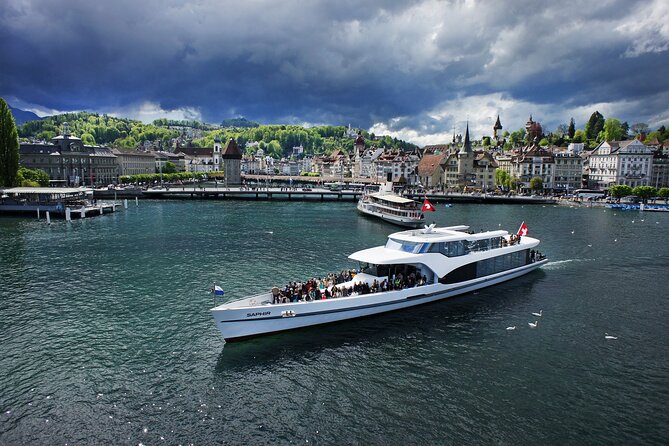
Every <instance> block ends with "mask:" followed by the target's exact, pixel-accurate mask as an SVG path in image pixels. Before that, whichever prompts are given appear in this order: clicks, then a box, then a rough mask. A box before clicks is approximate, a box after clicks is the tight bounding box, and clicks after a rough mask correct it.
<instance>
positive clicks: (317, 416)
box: [0, 200, 669, 444]
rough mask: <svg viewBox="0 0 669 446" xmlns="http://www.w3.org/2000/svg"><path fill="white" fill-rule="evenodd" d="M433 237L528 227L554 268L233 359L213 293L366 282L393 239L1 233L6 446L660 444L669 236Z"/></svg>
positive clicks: (103, 223) (317, 219)
mask: <svg viewBox="0 0 669 446" xmlns="http://www.w3.org/2000/svg"><path fill="white" fill-rule="evenodd" d="M430 217H431V219H434V220H436V221H437V223H438V224H440V225H457V224H468V225H470V226H471V227H472V229H475V230H478V229H498V228H500V227H501V228H504V229H508V230H511V231H515V230H516V229H517V228H518V226H519V224H520V222H521V221H523V220H524V221H525V222H526V223H527V224H528V227H529V231H530V234H531V235H533V236H537V237H538V238H539V239H541V241H542V244H541V248H540V250H541V251H542V252H543V253H545V254H546V255H547V256H548V257H549V259H550V262H549V263H548V264H547V265H545V266H544V268H542V269H541V270H540V271H535V272H533V273H531V274H528V275H527V276H524V277H521V278H519V279H515V280H513V281H510V282H507V283H504V284H501V285H496V286H493V287H490V288H486V289H483V290H479V291H477V292H475V293H469V294H465V295H463V296H459V297H456V298H452V299H448V300H446V301H443V302H438V303H434V304H429V305H424V306H420V307H416V308H412V309H408V310H405V311H400V312H394V313H389V314H385V315H378V316H374V317H369V318H364V319H360V320H352V321H345V322H340V323H335V324H331V325H325V326H319V327H312V328H305V329H300V330H296V331H292V332H286V333H280V334H275V335H271V336H266V337H260V338H256V339H251V340H248V341H242V342H238V343H231V344H224V343H223V340H222V339H221V336H220V333H219V332H218V330H217V329H216V327H215V325H214V322H213V320H212V318H211V316H210V314H209V309H210V308H211V306H212V297H211V294H210V293H209V290H210V288H211V286H212V283H214V282H215V283H217V284H220V285H221V286H223V288H224V289H225V292H226V297H227V298H230V299H234V298H237V297H241V296H244V295H246V294H249V293H253V292H256V291H263V290H268V289H269V287H271V286H272V285H274V284H276V283H279V284H281V283H286V282H287V281H290V280H302V279H305V278H309V277H312V276H314V275H315V276H318V275H321V276H322V275H324V274H326V273H327V272H329V271H339V270H341V269H343V268H351V267H356V266H357V265H355V264H352V262H350V261H348V259H347V256H348V255H349V254H350V253H352V252H354V251H357V250H359V249H363V248H368V247H372V246H377V245H381V244H384V243H385V240H386V237H387V235H388V234H390V233H392V232H395V231H397V230H398V228H396V227H394V226H391V225H386V224H384V223H383V222H380V221H376V220H371V219H369V218H365V217H362V216H360V215H358V214H357V212H356V211H355V204H354V203H352V202H341V203H337V202H309V203H303V202H293V203H291V202H281V203H279V202H277V203H271V202H252V201H249V202H241V201H239V202H231V201H230V202H228V201H215V200H212V201H197V202H191V201H187V200H184V201H156V202H152V201H143V202H141V203H140V205H139V206H130V208H129V209H128V210H127V211H121V212H117V213H115V214H112V215H107V216H104V217H100V218H92V219H87V220H85V221H74V222H72V223H65V222H63V221H53V222H52V224H51V225H50V226H47V225H46V224H45V223H44V222H43V221H37V220H24V219H14V218H0V266H1V268H0V285H1V286H0V318H1V320H2V330H0V345H2V355H0V370H2V371H3V373H2V374H0V389H2V391H1V392H0V409H1V410H0V444H54V443H62V444H65V443H68V444H139V443H143V444H155V443H165V444H191V443H199V444H212V443H229V444H276V443H289V442H301V443H302V442H304V443H306V442H307V441H308V442H309V443H321V444H341V443H358V444H378V443H380V442H390V443H393V444H415V443H421V444H443V443H452V444H462V443H468V444H470V443H475V444H478V443H504V444H524V443H530V442H533V443H542V444H563V443H573V444H576V443H581V442H582V439H583V438H587V439H588V442H589V443H595V444H612V443H614V444H621V443H622V444H639V443H643V444H664V443H666V438H669V434H668V432H669V428H668V423H666V422H664V421H663V420H664V419H665V417H664V412H665V405H666V404H665V403H666V400H667V398H669V394H668V393H667V386H666V382H667V381H669V372H668V370H669V359H668V357H667V355H665V354H664V352H666V351H667V348H668V347H669V346H668V345H667V340H666V339H667V336H666V334H667V333H668V332H669V307H667V305H666V299H665V295H666V292H665V290H664V282H663V280H662V278H664V277H665V276H666V271H667V269H668V268H669V255H668V253H667V250H666V246H667V245H666V237H667V233H668V232H667V228H668V227H669V216H667V215H664V214H660V215H654V216H652V217H648V216H645V217H643V216H640V215H639V213H638V212H636V213H626V212H622V211H621V212H617V213H612V212H606V211H605V210H602V209H577V208H573V209H570V208H562V207H546V208H544V207H540V206H539V207H536V206H491V205H486V206H481V205H457V206H454V207H453V208H449V209H447V210H442V209H441V208H439V210H438V211H437V212H436V213H435V214H434V215H433V216H432V215H431V216H430ZM632 220H634V222H632ZM539 310H543V316H542V317H541V318H540V319H539V326H538V327H537V328H536V329H531V328H529V326H528V322H534V321H535V320H537V319H538V318H537V317H535V316H533V315H532V313H534V312H538V311H539ZM509 326H516V327H517V328H516V330H513V331H507V330H506V327H509ZM604 333H609V334H613V335H615V336H616V337H617V338H618V339H617V340H607V339H605V337H604ZM648 420H653V421H652V422H649V421H648Z"/></svg>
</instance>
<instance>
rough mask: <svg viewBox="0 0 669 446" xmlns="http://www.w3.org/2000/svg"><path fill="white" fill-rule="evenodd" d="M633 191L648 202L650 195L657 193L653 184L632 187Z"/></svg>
mask: <svg viewBox="0 0 669 446" xmlns="http://www.w3.org/2000/svg"><path fill="white" fill-rule="evenodd" d="M632 193H633V194H634V195H636V196H637V197H639V198H641V201H643V202H644V203H647V202H648V199H649V198H650V197H654V196H655V195H657V189H655V188H654V187H653V186H637V187H635V188H634V189H632Z"/></svg>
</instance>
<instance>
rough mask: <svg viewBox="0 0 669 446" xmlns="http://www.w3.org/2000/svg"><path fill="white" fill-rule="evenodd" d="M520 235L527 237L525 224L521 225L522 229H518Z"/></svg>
mask: <svg viewBox="0 0 669 446" xmlns="http://www.w3.org/2000/svg"><path fill="white" fill-rule="evenodd" d="M518 235H520V236H526V235H527V225H526V224H525V222H522V223H521V224H520V228H518Z"/></svg>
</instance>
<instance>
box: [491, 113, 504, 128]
mask: <svg viewBox="0 0 669 446" xmlns="http://www.w3.org/2000/svg"><path fill="white" fill-rule="evenodd" d="M492 129H493V130H502V123H501V122H499V115H497V121H495V126H494V127H493V128H492Z"/></svg>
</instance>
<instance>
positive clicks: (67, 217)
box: [65, 208, 72, 221]
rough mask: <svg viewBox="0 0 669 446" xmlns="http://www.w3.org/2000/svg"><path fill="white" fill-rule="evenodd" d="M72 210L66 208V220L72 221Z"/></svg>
mask: <svg viewBox="0 0 669 446" xmlns="http://www.w3.org/2000/svg"><path fill="white" fill-rule="evenodd" d="M71 212H72V211H71V210H70V208H65V221H72V215H71Z"/></svg>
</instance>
